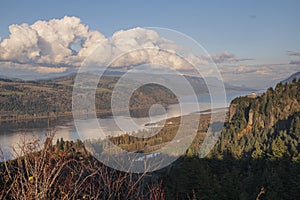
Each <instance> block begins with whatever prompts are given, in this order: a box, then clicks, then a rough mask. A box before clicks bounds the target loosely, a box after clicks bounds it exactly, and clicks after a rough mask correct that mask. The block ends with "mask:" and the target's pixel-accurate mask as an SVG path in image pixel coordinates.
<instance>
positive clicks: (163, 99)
mask: <svg viewBox="0 0 300 200" xmlns="http://www.w3.org/2000/svg"><path fill="white" fill-rule="evenodd" d="M74 79H75V76H66V77H61V78H57V79H54V80H45V81H20V80H10V79H0V121H7V120H11V121H18V120H24V119H34V118H48V117H59V116H71V115H72V113H71V112H72V91H73V84H74ZM117 81H118V78H117V77H112V76H105V77H103V78H101V79H100V81H99V84H98V87H97V90H96V94H95V95H96V109H97V112H98V113H97V114H99V115H102V116H103V115H110V114H111V109H110V101H111V94H112V91H113V88H114V85H115V84H116V82H117ZM176 102H177V98H176V97H175V95H174V94H173V93H172V92H171V91H170V90H168V89H167V88H165V87H162V86H159V85H156V84H148V85H145V86H142V87H140V88H138V89H137V90H136V91H134V93H133V97H132V101H131V102H130V109H131V112H132V115H133V116H138V115H140V116H146V115H148V112H145V111H146V110H147V111H148V110H149V108H150V106H151V105H152V104H154V103H159V104H162V105H164V106H167V105H170V104H172V103H176Z"/></svg>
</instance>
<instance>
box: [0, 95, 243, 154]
mask: <svg viewBox="0 0 300 200" xmlns="http://www.w3.org/2000/svg"><path fill="white" fill-rule="evenodd" d="M246 94H249V91H244V92H230V93H227V95H226V96H227V103H224V102H218V100H217V102H215V103H214V108H225V107H228V106H229V103H230V101H231V100H232V99H234V98H236V97H238V96H243V95H246ZM220 97H221V95H220ZM191 99H192V98H190V97H189V96H187V97H185V98H184V99H182V102H183V104H182V105H181V109H180V106H179V105H178V104H173V105H170V106H169V107H168V108H167V109H166V112H165V113H164V114H158V115H155V114H154V115H152V116H151V118H135V119H133V120H134V122H135V123H136V124H138V126H128V127H126V124H129V123H127V122H128V120H131V119H128V117H124V116H117V117H116V118H117V119H118V122H119V124H120V123H121V125H122V126H124V125H125V127H122V130H120V128H119V127H118V126H117V125H116V123H115V120H114V119H113V118H111V117H107V118H105V119H101V120H100V121H99V124H100V126H101V129H102V130H103V132H105V134H106V135H120V134H123V133H124V131H125V132H131V131H137V130H139V129H143V128H145V125H146V124H155V123H157V122H161V121H163V120H165V119H166V118H171V117H176V116H180V115H186V114H190V113H195V112H199V111H206V110H209V109H210V108H211V106H210V105H211V104H210V96H209V94H200V95H199V96H198V102H193V101H191ZM196 104H197V105H198V110H195V105H196ZM182 108H183V109H182ZM82 120H84V119H82ZM92 123H93V122H92V121H91V122H89V121H88V120H86V123H83V124H84V126H85V127H83V128H84V129H85V131H84V134H85V135H79V134H78V132H77V129H76V126H75V123H74V121H73V120H72V119H70V118H64V117H62V118H58V119H55V120H48V119H40V120H35V121H27V122H20V123H15V122H2V123H0V147H1V150H2V152H3V155H4V156H5V158H6V159H11V158H13V157H15V156H16V155H15V153H14V150H13V149H15V150H16V151H18V144H20V143H21V142H22V141H33V140H39V141H41V142H42V141H43V139H44V138H45V135H46V134H47V133H49V131H54V132H55V136H54V142H55V141H56V140H57V139H59V138H63V139H64V140H76V139H83V138H84V139H87V138H88V139H93V138H99V135H97V134H95V133H96V132H97V130H96V129H95V128H92V127H93V125H92ZM132 127H133V128H132ZM0 159H1V158H0Z"/></svg>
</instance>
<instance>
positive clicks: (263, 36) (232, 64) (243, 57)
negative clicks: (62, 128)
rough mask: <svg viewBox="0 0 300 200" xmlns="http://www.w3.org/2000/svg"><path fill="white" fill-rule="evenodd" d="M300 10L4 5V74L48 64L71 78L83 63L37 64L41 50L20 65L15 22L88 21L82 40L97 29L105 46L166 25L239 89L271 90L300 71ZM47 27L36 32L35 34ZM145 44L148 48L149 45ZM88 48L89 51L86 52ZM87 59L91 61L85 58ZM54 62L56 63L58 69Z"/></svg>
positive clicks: (282, 4) (63, 1) (160, 4)
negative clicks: (70, 70) (70, 71)
mask: <svg viewBox="0 0 300 200" xmlns="http://www.w3.org/2000/svg"><path fill="white" fill-rule="evenodd" d="M299 8H300V1H296V0H295V1H279V0H278V1H277V0H273V1H259V0H256V1H247V2H246V1H230V0H229V1H214V0H212V1H196V0H195V1H158V0H153V1H137V0H132V1H114V0H112V1H83V0H76V1H74V0H60V1H58V0H52V1H34V0H28V1H15V0H3V1H1V7H0V37H1V42H2V46H0V53H1V54H2V55H1V54H0V61H2V67H1V64H0V72H1V73H2V74H5V72H7V74H10V75H11V74H12V73H13V71H14V70H13V67H15V66H16V65H20V63H22V64H26V65H32V66H29V67H28V68H30V69H33V67H36V66H37V65H42V66H37V70H36V71H37V72H38V73H46V72H47V69H49V68H50V67H52V66H53V65H57V64H60V65H59V67H57V66H56V69H55V70H54V71H55V73H57V74H59V73H60V72H63V71H64V67H65V66H64V64H65V65H72V62H75V61H74V60H75V59H78V58H73V57H72V58H69V61H68V63H63V64H62V63H59V58H58V57H57V56H56V57H53V56H52V57H51V56H50V57H48V58H46V57H45V56H44V58H42V59H41V58H40V57H41V55H39V56H40V57H39V58H38V59H37V57H36V56H35V57H34V58H33V57H32V56H33V53H34V52H29V53H28V54H27V55H23V56H25V57H26V58H25V57H24V58H22V59H19V58H15V57H13V56H12V55H9V54H12V52H13V51H12V50H11V49H9V48H11V47H8V45H11V46H13V45H12V44H14V45H16V44H15V43H16V42H17V39H15V41H11V42H10V43H7V44H4V43H3V41H4V40H5V39H7V38H9V37H10V36H11V33H10V31H9V26H11V25H12V24H16V25H18V26H20V25H21V24H22V23H26V24H28V25H29V26H30V25H32V24H34V23H35V22H36V21H38V20H42V21H45V22H48V21H50V20H52V19H63V18H64V17H65V16H75V17H76V18H78V19H80V23H78V26H81V24H83V25H87V26H88V30H83V29H84V28H83V27H81V29H82V30H81V31H83V32H84V33H83V32H82V33H78V34H79V35H80V34H81V35H80V37H85V36H87V35H89V36H90V35H92V33H90V32H91V31H97V32H99V33H101V36H100V35H98V36H97V38H98V39H99V40H100V39H101V38H102V39H103V38H110V37H112V36H114V34H115V33H116V32H118V31H120V30H131V29H133V30H135V29H134V28H136V27H163V28H169V29H174V30H176V31H179V32H182V33H184V34H186V35H188V36H190V37H191V38H193V39H195V40H196V41H197V42H198V43H200V44H201V45H202V46H203V47H204V48H205V49H206V50H207V52H208V53H209V54H210V55H211V56H212V58H213V59H214V61H215V62H216V64H217V65H218V67H219V68H220V71H221V73H222V75H223V77H224V80H225V81H227V82H231V83H232V84H234V85H250V86H252V87H256V88H259V87H261V88H264V87H267V86H271V85H272V84H274V83H275V82H276V81H278V80H282V79H284V78H286V77H288V76H289V75H290V74H292V73H295V72H297V71H300V61H299V60H300V53H299V52H300V39H299V35H300V26H299V19H300V12H299ZM66 21H67V20H65V21H63V22H62V23H66ZM71 21H72V20H71ZM43 27H44V26H42V27H34V30H37V29H38V28H40V29H41V28H43ZM29 29H32V28H29ZM136 31H139V30H136ZM140 32H141V31H140ZM39 34H40V32H39ZM139 34H144V33H139ZM128 35H131V36H134V37H136V34H133V33H132V32H130V34H129V33H128V34H127V35H126V36H125V34H123V35H122V37H123V38H127V39H128ZM148 35H149V34H148ZM18 37H19V36H18ZM38 37H40V36H38ZM45 37H46V36H45ZM95 37H96V36H95ZM25 39H26V38H24V40H25ZM119 39H120V38H119ZM156 39H157V38H156ZM27 40H28V38H27ZM51 41H52V40H51ZM156 42H157V41H156ZM155 44H157V43H155ZM159 44H161V42H160V43H159ZM110 45H115V43H110ZM139 45H142V46H143V45H144V43H143V44H139ZM164 45H165V44H164ZM15 47H19V46H15ZM30 47H32V46H30ZM1 49H2V51H1ZM53 49H55V48H53ZM87 49H88V47H87V48H86V51H88V50H87ZM119 49H120V48H119ZM38 51H39V50H38ZM57 51H58V50H57ZM39 52H42V51H39ZM44 53H45V52H44ZM81 55H82V56H84V55H85V54H84V52H82V54H81ZM30 56H31V57H30ZM47 59H48V60H47ZM49 59H54V60H55V59H56V61H55V62H52V63H51V61H49ZM29 60H30V62H31V63H29ZM3 62H5V63H3ZM7 65H10V67H7ZM75 65H76V64H75ZM3 66H4V67H3ZM17 67H18V66H17ZM38 67H39V68H38ZM46 67H47V68H46ZM1 68H2V69H1ZM23 69H24V68H23ZM52 72H53V71H52Z"/></svg>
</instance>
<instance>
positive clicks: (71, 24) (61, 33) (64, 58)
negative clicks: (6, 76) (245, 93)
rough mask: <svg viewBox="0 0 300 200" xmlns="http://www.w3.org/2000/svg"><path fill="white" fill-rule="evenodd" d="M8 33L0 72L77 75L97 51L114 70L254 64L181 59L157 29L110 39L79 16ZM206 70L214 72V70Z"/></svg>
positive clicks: (225, 55) (226, 55)
mask: <svg viewBox="0 0 300 200" xmlns="http://www.w3.org/2000/svg"><path fill="white" fill-rule="evenodd" d="M9 32H10V35H9V37H8V38H7V39H4V40H2V41H1V42H0V61H1V63H0V67H1V66H3V65H4V64H3V63H5V65H6V66H7V65H10V66H12V67H17V68H22V69H24V70H25V69H28V70H31V71H35V72H37V73H62V72H66V71H67V70H76V69H77V68H78V67H80V65H81V64H82V62H83V61H84V60H85V58H86V57H87V56H90V55H91V54H92V53H95V52H97V51H98V52H97V54H95V55H96V56H95V57H93V56H90V57H89V58H90V60H91V61H92V63H96V64H97V65H98V66H105V65H108V64H111V66H112V67H130V66H135V65H139V64H143V63H153V64H155V65H156V66H157V65H164V66H169V67H172V68H174V69H176V70H190V69H192V64H193V65H206V66H208V65H209V64H211V63H212V61H214V62H216V63H218V64H223V63H233V62H240V61H244V60H249V59H245V58H239V57H237V56H235V55H234V54H233V53H230V52H221V53H218V54H215V55H212V56H211V57H210V56H209V55H194V54H189V55H186V56H185V57H180V56H178V55H176V54H175V53H177V51H178V50H180V48H179V47H178V46H177V45H176V44H175V42H173V41H170V40H168V39H165V38H162V37H161V36H160V35H159V34H158V33H157V32H155V31H153V30H148V29H144V28H139V27H138V28H133V29H129V30H120V31H117V32H115V33H114V34H113V35H112V37H110V38H105V36H104V35H103V34H102V33H100V32H98V31H92V30H89V27H88V26H87V25H85V24H83V23H82V22H81V20H80V19H79V18H77V17H68V16H65V17H64V18H62V19H52V20H49V21H36V22H35V23H33V24H32V25H29V24H26V23H24V24H21V25H16V24H13V25H11V26H9ZM162 49H164V50H162ZM124 53H125V54H124ZM120 55H123V56H121V57H120ZM112 61H113V62H112ZM155 65H153V66H155ZM206 71H208V72H209V68H207V70H206Z"/></svg>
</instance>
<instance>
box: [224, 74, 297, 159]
mask: <svg viewBox="0 0 300 200" xmlns="http://www.w3.org/2000/svg"><path fill="white" fill-rule="evenodd" d="M283 141H284V142H283ZM277 143H279V144H281V147H280V149H279V150H278V149H276V148H277V146H276V145H277ZM220 144H221V146H220V147H219V149H221V151H223V150H225V149H230V150H229V151H231V153H232V154H233V155H235V156H237V157H240V156H243V155H244V156H245V155H247V156H252V154H253V156H255V157H259V156H262V155H265V156H266V155H267V156H269V157H271V158H277V157H278V155H280V156H283V155H285V153H286V152H288V153H287V154H288V155H289V156H291V157H293V156H295V157H297V156H296V155H299V154H297V153H295V152H298V150H300V79H299V80H298V81H293V82H290V83H286V84H282V83H279V84H277V86H276V88H275V89H273V88H269V89H268V90H267V91H266V92H265V93H264V94H262V95H260V96H257V97H252V96H245V97H238V98H236V99H234V100H233V101H232V102H231V105H230V107H229V120H228V122H226V123H225V127H224V129H223V132H222V138H221V142H220ZM278 151H280V154H278ZM295 159H299V160H300V157H299V158H298V157H297V158H295Z"/></svg>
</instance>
